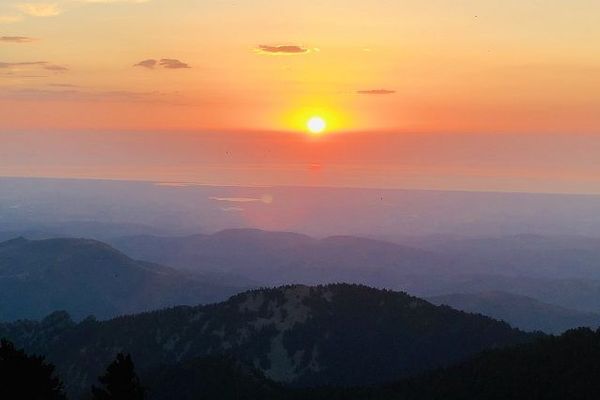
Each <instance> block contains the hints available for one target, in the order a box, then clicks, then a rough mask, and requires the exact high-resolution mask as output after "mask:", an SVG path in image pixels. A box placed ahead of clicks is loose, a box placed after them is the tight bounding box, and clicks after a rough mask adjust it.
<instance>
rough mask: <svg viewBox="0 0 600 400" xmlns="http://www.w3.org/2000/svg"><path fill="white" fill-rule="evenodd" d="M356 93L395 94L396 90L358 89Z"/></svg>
mask: <svg viewBox="0 0 600 400" xmlns="http://www.w3.org/2000/svg"><path fill="white" fill-rule="evenodd" d="M356 93H358V94H370V95H375V96H377V95H386V94H394V93H396V91H395V90H390V89H371V90H358V91H357V92H356Z"/></svg>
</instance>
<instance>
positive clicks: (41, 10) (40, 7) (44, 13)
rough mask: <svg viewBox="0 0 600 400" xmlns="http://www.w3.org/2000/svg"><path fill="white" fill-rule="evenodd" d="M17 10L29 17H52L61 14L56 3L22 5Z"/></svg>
mask: <svg viewBox="0 0 600 400" xmlns="http://www.w3.org/2000/svg"><path fill="white" fill-rule="evenodd" d="M17 8H18V9H19V10H20V11H21V12H23V13H24V14H27V15H29V16H31V17H54V16H56V15H59V14H61V13H62V10H61V9H60V8H59V7H58V4H56V3H23V4H19V5H17Z"/></svg>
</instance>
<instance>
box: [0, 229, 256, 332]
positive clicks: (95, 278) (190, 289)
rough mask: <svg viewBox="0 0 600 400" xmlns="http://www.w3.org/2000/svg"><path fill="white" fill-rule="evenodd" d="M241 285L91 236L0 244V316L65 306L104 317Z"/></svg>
mask: <svg viewBox="0 0 600 400" xmlns="http://www.w3.org/2000/svg"><path fill="white" fill-rule="evenodd" d="M247 287H248V286H246V287H245V288H247ZM241 290H243V288H240V287H234V286H229V285H225V284H221V283H219V282H218V281H216V280H215V279H212V278H207V277H203V276H200V275H198V274H190V273H183V272H181V271H177V270H175V269H172V268H169V267H165V266H161V265H157V264H153V263H149V262H144V261H136V260H133V259H131V258H129V257H127V256H126V255H125V254H123V253H121V252H119V251H117V250H115V249H113V248H111V247H110V246H108V245H106V244H104V243H101V242H97V241H94V240H87V239H47V240H27V239H24V238H17V239H13V240H9V241H6V242H2V243H0V320H2V321H10V320H15V319H23V318H31V319H39V318H42V317H44V316H46V315H48V314H49V313H51V312H53V311H56V310H68V312H69V313H70V314H71V315H72V316H73V317H74V318H76V319H81V318H84V317H86V316H88V315H94V316H96V317H98V318H108V317H114V316H117V315H121V314H130V313H135V312H140V311H146V310H153V309H157V308H162V307H168V306H174V305H180V304H193V305H195V304H200V303H212V302H216V301H222V300H224V299H226V298H228V297H229V296H231V295H232V294H234V293H237V292H239V291H241Z"/></svg>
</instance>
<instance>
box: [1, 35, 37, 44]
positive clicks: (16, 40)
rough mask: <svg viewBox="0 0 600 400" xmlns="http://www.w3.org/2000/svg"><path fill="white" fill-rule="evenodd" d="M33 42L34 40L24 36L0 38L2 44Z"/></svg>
mask: <svg viewBox="0 0 600 400" xmlns="http://www.w3.org/2000/svg"><path fill="white" fill-rule="evenodd" d="M34 41H35V39H34V38H30V37H26V36H0V42H4V43H31V42H34Z"/></svg>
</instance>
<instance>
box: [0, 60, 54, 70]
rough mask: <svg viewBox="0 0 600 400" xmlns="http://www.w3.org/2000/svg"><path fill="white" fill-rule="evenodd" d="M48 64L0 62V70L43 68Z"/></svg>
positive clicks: (43, 62)
mask: <svg viewBox="0 0 600 400" xmlns="http://www.w3.org/2000/svg"><path fill="white" fill-rule="evenodd" d="M46 64H48V63H47V62H46V61H27V62H0V68H2V69H5V68H15V67H30V66H43V65H46Z"/></svg>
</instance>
